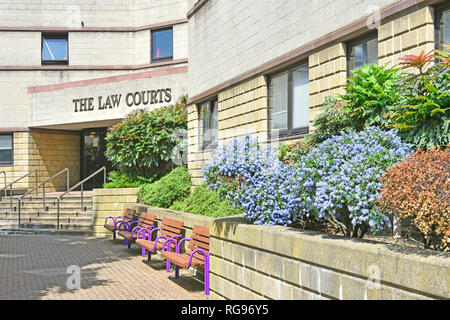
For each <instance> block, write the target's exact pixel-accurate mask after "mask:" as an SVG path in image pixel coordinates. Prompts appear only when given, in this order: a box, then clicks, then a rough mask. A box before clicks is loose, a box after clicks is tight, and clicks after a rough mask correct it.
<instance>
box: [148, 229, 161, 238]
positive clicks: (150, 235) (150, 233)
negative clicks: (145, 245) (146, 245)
mask: <svg viewBox="0 0 450 320" xmlns="http://www.w3.org/2000/svg"><path fill="white" fill-rule="evenodd" d="M159 230H162V228H153V229H152V231H150V232H149V233H148V237H147V240H148V241H152V236H153V232H155V231H159Z"/></svg>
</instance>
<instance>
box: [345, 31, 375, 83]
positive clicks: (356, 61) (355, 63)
mask: <svg viewBox="0 0 450 320" xmlns="http://www.w3.org/2000/svg"><path fill="white" fill-rule="evenodd" d="M376 63H378V35H377V34H371V35H370V36H368V37H365V38H362V39H358V40H356V41H353V42H350V43H348V44H347V66H348V75H349V76H351V70H353V69H359V68H361V67H363V66H364V64H367V65H372V64H376Z"/></svg>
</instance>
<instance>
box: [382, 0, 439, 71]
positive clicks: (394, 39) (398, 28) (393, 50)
mask: <svg viewBox="0 0 450 320" xmlns="http://www.w3.org/2000/svg"><path fill="white" fill-rule="evenodd" d="M433 17H434V9H433V7H429V6H428V7H425V8H422V9H419V10H416V11H414V12H412V13H410V14H406V15H404V16H401V17H398V18H395V19H392V20H391V21H389V22H387V23H384V24H382V25H381V26H380V28H379V29H378V54H379V64H380V65H383V64H385V63H388V62H389V63H390V65H394V64H398V63H399V62H400V61H399V58H401V57H403V56H405V55H408V54H414V55H418V54H420V53H421V52H422V51H425V53H428V52H430V51H431V50H433V49H434V48H435V43H434V41H435V38H434V20H433V19H434V18H433Z"/></svg>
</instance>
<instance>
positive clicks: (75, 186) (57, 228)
mask: <svg viewBox="0 0 450 320" xmlns="http://www.w3.org/2000/svg"><path fill="white" fill-rule="evenodd" d="M102 171H103V183H106V167H102V168H100V169H98V170H97V171H95V172H94V173H93V174H91V175H90V176H88V177H86V178H84V179H83V180H81V181H80V182H78V183H77V184H76V185H74V186H73V187H71V188H70V189H68V190H67V191H66V192H64V193H62V194H60V195H59V196H58V206H57V223H56V230H59V216H60V202H61V200H63V197H64V196H65V195H66V194H68V193H70V191H73V190H74V189H76V188H78V187H81V212H83V207H84V203H83V191H84V190H83V185H84V183H85V182H87V181H88V180H90V179H92V178H93V177H95V176H97V175H98V174H99V173H101V172H102Z"/></svg>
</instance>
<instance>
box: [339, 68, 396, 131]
mask: <svg viewBox="0 0 450 320" xmlns="http://www.w3.org/2000/svg"><path fill="white" fill-rule="evenodd" d="M352 73H353V77H351V78H349V79H348V81H347V86H346V93H345V94H342V95H340V99H342V101H343V103H344V108H343V109H342V112H343V113H344V114H345V115H347V116H348V117H349V118H350V120H351V124H352V127H353V129H355V130H356V131H361V130H363V129H364V128H367V127H370V126H377V127H380V128H382V129H386V128H387V127H388V126H389V124H390V123H389V118H388V117H386V116H385V114H386V113H387V112H388V111H389V109H390V107H391V106H393V105H395V104H397V103H398V102H399V101H400V100H401V96H400V83H399V79H400V77H401V75H402V71H401V69H399V68H388V66H387V65H383V66H379V65H377V64H374V65H370V66H368V65H364V67H363V68H361V69H355V70H352Z"/></svg>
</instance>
